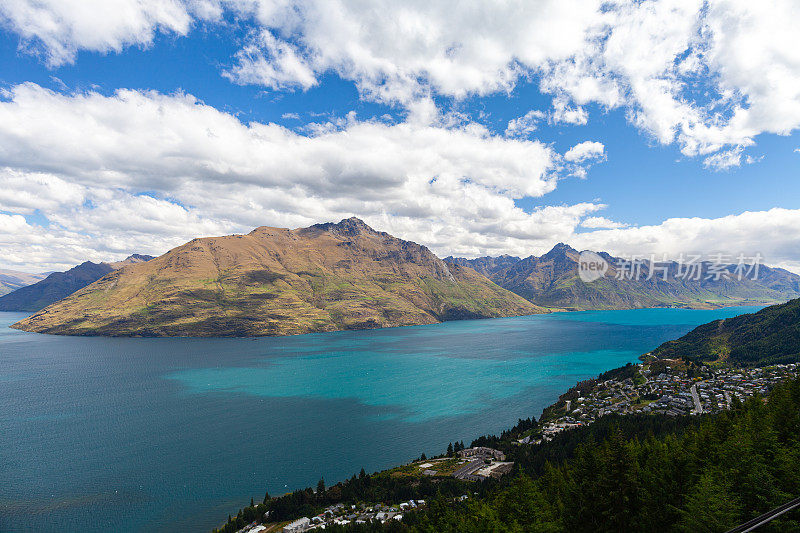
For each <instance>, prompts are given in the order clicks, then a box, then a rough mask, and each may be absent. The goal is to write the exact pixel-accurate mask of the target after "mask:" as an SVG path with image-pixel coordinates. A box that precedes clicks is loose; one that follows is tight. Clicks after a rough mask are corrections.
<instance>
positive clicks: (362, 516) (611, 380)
mask: <svg viewBox="0 0 800 533" xmlns="http://www.w3.org/2000/svg"><path fill="white" fill-rule="evenodd" d="M609 374H610V375H609ZM797 376H800V364H797V363H793V364H783V365H772V366H767V367H761V368H749V369H748V368H713V367H709V366H705V365H703V366H694V365H689V366H687V364H686V363H685V362H684V361H681V360H651V361H647V360H646V358H645V362H643V363H640V364H636V365H633V364H631V365H628V366H626V367H622V368H620V369H615V370H613V371H610V372H609V373H606V374H603V375H601V376H600V377H599V378H598V379H591V380H586V381H582V382H580V383H578V384H577V385H575V386H574V387H573V388H571V389H570V390H569V391H567V392H566V393H565V394H563V395H561V397H559V400H558V401H557V402H556V403H555V404H553V405H551V406H550V407H548V408H546V409H545V410H544V412H543V414H542V417H541V420H540V421H539V423H538V424H535V426H534V428H532V429H530V430H528V431H526V432H525V434H524V436H523V437H522V438H520V439H518V440H516V441H515V442H514V444H517V445H525V444H528V445H536V444H540V443H542V442H544V441H549V440H552V438H553V437H554V436H555V435H556V434H558V433H561V432H563V431H567V430H570V429H574V428H579V427H581V426H586V425H589V424H591V423H592V422H594V421H596V420H597V419H599V418H601V417H603V416H605V415H608V414H612V413H616V414H620V415H627V414H635V413H639V414H648V413H652V414H662V415H667V416H683V415H700V414H704V413H714V412H718V411H721V410H725V409H730V408H731V406H732V404H733V403H734V402H736V401H743V400H745V399H746V398H749V397H751V396H753V395H754V394H762V395H766V394H768V393H769V391H770V390H771V389H772V387H774V386H775V385H777V384H778V383H779V382H781V381H784V380H786V379H790V378H793V377H797ZM604 378H605V379H604ZM457 445H458V443H457ZM513 466H514V463H513V462H511V461H507V460H506V455H505V454H504V453H503V452H502V451H500V450H497V449H493V448H488V447H484V446H474V447H471V448H464V447H463V445H462V446H461V448H458V447H456V449H455V450H453V449H451V448H449V447H448V451H447V453H446V454H444V455H442V456H438V457H432V458H426V457H425V456H424V454H423V456H422V457H420V458H419V459H418V460H415V461H412V462H411V463H408V464H406V465H402V466H398V467H395V468H393V469H390V470H388V471H386V472H385V474H387V475H389V476H393V477H414V478H423V477H430V478H438V479H441V478H447V477H452V478H456V479H459V480H464V481H472V482H482V481H485V480H488V479H490V478H495V479H498V478H500V477H502V476H503V475H505V474H508V473H510V472H511V471H512V469H513ZM467 498H469V495H468V494H464V495H462V496H460V497H457V498H455V500H466V499H467ZM425 505H426V504H425V500H421V499H420V500H414V499H411V500H408V501H404V502H398V503H394V504H388V505H387V504H384V503H374V504H366V503H358V504H352V505H345V504H341V503H340V504H336V505H331V506H328V507H327V508H325V509H324V510H323V511H322V512H320V513H319V514H317V515H315V516H307V517H301V518H298V519H296V520H293V521H291V522H285V523H276V524H271V525H268V524H258V523H255V522H254V523H252V524H248V525H247V526H245V527H244V528H242V529H240V530H238V531H237V533H275V532H282V533H301V532H305V531H311V530H324V529H326V527H329V526H332V525H348V524H364V523H368V522H380V523H387V522H389V521H392V520H402V519H403V516H404V515H405V514H407V513H409V512H413V511H415V510H417V509H420V508H423V507H424V506H425ZM264 518H265V519H266V520H269V517H268V516H265V517H264Z"/></svg>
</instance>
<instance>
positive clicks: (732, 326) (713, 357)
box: [651, 299, 800, 366]
mask: <svg viewBox="0 0 800 533" xmlns="http://www.w3.org/2000/svg"><path fill="white" fill-rule="evenodd" d="M651 355H653V356H655V357H658V358H661V359H677V358H689V359H694V360H698V361H711V362H720V363H729V364H732V365H734V366H765V365H770V364H779V363H791V362H797V361H800V299H795V300H791V301H789V302H786V303H785V304H780V305H773V306H770V307H766V308H764V309H762V310H761V311H758V312H757V313H752V314H746V315H739V316H735V317H733V318H726V319H724V320H715V321H713V322H709V323H708V324H703V325H702V326H698V327H696V328H695V329H693V330H692V331H690V332H689V333H687V334H686V335H684V336H683V337H681V338H679V339H677V340H673V341H668V342H665V343H664V344H662V345H661V346H659V347H658V348H656V349H655V350H653V352H652V353H651Z"/></svg>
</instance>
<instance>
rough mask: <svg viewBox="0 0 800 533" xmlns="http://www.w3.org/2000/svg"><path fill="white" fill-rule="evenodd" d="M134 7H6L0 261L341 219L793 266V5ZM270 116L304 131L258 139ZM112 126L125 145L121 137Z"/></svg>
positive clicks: (454, 238) (44, 263)
mask: <svg viewBox="0 0 800 533" xmlns="http://www.w3.org/2000/svg"><path fill="white" fill-rule="evenodd" d="M118 2H119V8H120V10H122V9H123V8H125V9H129V10H132V11H130V12H131V13H138V14H139V15H141V20H140V19H139V18H137V17H132V19H133V22H131V17H130V16H128V17H126V18H119V19H117V18H115V17H114V16H108V17H102V16H97V15H93V14H92V10H91V9H89V10H86V11H85V12H84V11H81V10H77V13H76V12H75V10H72V11H63V9H64V5H63V4H59V2H55V1H52V2H50V1H48V2H44V3H40V4H33V3H30V4H28V2H27V1H23V2H20V3H17V4H15V5H14V6H6V7H2V8H0V21H1V22H2V24H1V25H0V27H2V30H0V57H2V58H3V59H2V63H0V86H1V87H2V88H3V89H4V90H5V94H4V95H3V96H2V97H0V106H4V108H5V109H4V110H3V112H4V113H5V114H4V115H3V114H0V117H3V118H5V123H6V126H5V131H0V142H5V144H6V149H5V150H3V149H0V168H2V169H4V170H2V172H0V177H1V178H2V179H4V184H3V186H4V187H5V190H6V193H5V198H4V197H3V196H2V195H0V214H2V215H3V216H4V217H5V219H4V224H3V225H1V226H0V235H3V234H4V235H6V236H5V237H2V236H0V242H2V246H3V247H4V249H5V250H6V254H5V257H4V258H2V259H1V260H0V266H3V267H7V268H20V269H44V268H53V267H57V266H62V265H68V264H70V263H73V262H77V261H78V260H84V259H106V260H107V259H114V258H117V257H119V256H121V255H125V254H126V253H128V252H147V253H161V252H163V251H165V250H166V249H168V248H169V247H171V246H174V245H177V244H180V243H181V242H184V241H185V240H186V239H187V238H191V237H194V236H198V235H204V234H214V233H227V232H234V231H246V230H247V229H248V228H251V227H253V226H255V225H259V224H266V225H286V226H300V225H306V224H308V223H314V222H322V221H326V220H331V219H335V218H336V217H340V216H341V217H344V216H349V215H357V216H361V217H362V218H364V219H365V220H367V221H368V222H370V223H371V224H373V225H375V226H380V229H385V230H387V231H390V232H392V233H395V234H397V235H398V236H402V237H405V238H410V239H413V240H417V241H419V242H422V243H423V244H427V245H428V246H430V247H431V248H432V249H434V251H436V252H437V253H440V254H450V253H452V254H456V255H467V256H475V255H483V254H489V255H494V254H498V253H515V254H517V255H528V254H539V253H543V252H544V251H546V250H547V249H548V248H549V247H550V246H552V244H554V243H555V242H559V241H568V242H570V243H571V244H573V245H574V246H576V247H592V248H595V249H605V250H609V251H612V252H616V253H628V254H631V253H651V252H659V253H661V252H664V253H668V254H672V255H674V254H677V253H680V252H683V251H704V252H707V253H711V252H712V251H718V250H723V251H730V252H731V253H738V252H742V251H745V252H755V251H762V249H763V252H764V253H765V255H767V256H768V257H771V258H772V262H773V263H775V264H781V265H784V266H787V267H789V268H796V265H798V264H800V253H799V252H789V251H787V249H788V248H792V247H793V245H794V244H796V241H795V240H792V239H796V238H795V237H794V236H793V235H789V236H786V235H787V234H789V233H793V232H791V228H794V227H796V226H794V224H795V222H796V219H795V218H794V217H795V216H800V215H797V212H798V210H800V205H798V199H799V198H800V185H799V184H798V179H797V177H798V170H800V152H796V150H797V149H798V148H800V138H799V137H798V133H797V128H798V125H800V112H798V107H800V103H798V100H800V72H798V71H797V65H798V64H800V63H798V62H795V61H794V58H793V57H784V56H785V55H786V54H783V51H785V49H786V47H785V46H784V44H785V43H784V42H783V41H782V39H786V38H789V37H791V36H792V35H793V30H792V29H791V27H789V26H790V25H789V26H787V27H786V28H785V30H784V29H782V28H777V29H776V27H775V25H776V23H779V22H780V21H781V20H783V19H787V20H791V17H790V16H789V15H792V14H794V12H795V11H796V6H793V5H792V3H791V2H786V3H781V2H778V3H776V5H774V6H769V7H768V8H763V9H762V8H759V7H757V6H756V7H754V6H749V5H748V4H747V3H742V2H735V1H734V0H730V1H721V2H719V3H718V5H717V4H714V5H712V7H710V8H709V9H703V7H702V3H697V4H696V5H695V6H694V8H692V6H691V2H684V3H680V2H668V1H650V2H642V3H636V2H632V3H630V4H628V3H626V2H620V3H619V5H617V6H616V7H615V8H612V9H611V10H610V12H609V11H608V10H604V9H603V8H602V7H601V4H600V3H598V2H591V1H589V0H586V1H585V2H582V3H581V6H582V7H581V8H580V9H574V10H573V11H574V12H573V13H570V12H569V10H564V9H562V8H559V7H558V5H557V3H554V2H548V1H546V0H543V1H542V2H540V3H539V4H540V5H538V6H534V7H537V8H538V9H534V10H533V11H532V13H535V14H536V16H535V17H534V16H533V15H531V13H525V12H524V11H525V7H524V6H516V7H515V6H511V8H510V10H509V11H508V12H503V11H502V9H508V6H506V7H504V8H502V9H501V8H499V7H498V8H497V9H490V8H488V7H484V9H483V10H480V9H479V10H474V11H475V12H471V11H470V10H469V8H465V9H463V10H460V7H458V6H455V7H450V8H441V9H440V8H439V7H438V6H434V7H430V6H427V7H426V4H423V3H420V4H417V3H412V4H409V5H408V6H405V7H403V8H402V9H401V8H397V7H396V6H392V5H391V4H387V5H386V6H383V8H380V7H379V6H366V7H365V6H361V7H358V6H355V4H348V5H346V7H342V6H343V5H345V4H342V5H339V6H334V4H336V2H331V3H321V2H311V1H309V2H289V4H290V11H289V12H283V11H281V9H282V8H281V5H282V4H280V5H273V4H272V3H271V2H268V1H267V0H259V1H257V2H255V3H247V2H240V3H237V2H235V1H233V0H230V1H225V0H219V1H217V0H207V1H205V2H200V3H198V2H182V1H178V0H175V1H174V2H169V3H168V4H169V6H171V7H170V9H171V10H172V11H170V12H169V13H168V14H167V15H164V13H163V11H164V10H163V9H161V10H160V11H159V10H158V9H155V8H153V7H152V6H153V3H146V2H140V1H138V0H118ZM89 4H91V2H89ZM155 4H156V5H157V4H159V3H158V2H155ZM164 5H166V4H164ZM37 6H38V7H37ZM148 6H149V7H148ZM253 6H257V7H253ZM161 7H163V6H161ZM98 9H99V8H98ZM395 9H400V11H398V12H397V13H392V10H395ZM487 9H488V10H489V11H488V15H487V11H486V10H487ZM515 9H516V10H517V11H515ZM448 10H450V11H451V12H452V15H453V19H454V20H458V21H460V24H461V26H463V28H461V27H459V26H458V25H455V26H456V27H455V29H454V28H453V27H452V26H453V25H452V24H449V22H450V21H449V20H448V14H449V11H448ZM382 11H386V12H385V13H384V12H382ZM461 11H463V12H461ZM665 13H668V14H670V16H671V17H672V18H670V19H669V20H670V22H669V23H667V22H664V21H665V20H666V19H665V18H664V14H665ZM48 17H51V18H52V20H53V21H55V22H53V23H52V24H45V22H47V21H48V20H49V19H48ZM336 17H338V19H336ZM736 17H738V18H739V19H740V22H742V23H743V24H744V23H747V25H749V27H750V28H751V30H752V31H750V32H749V33H746V34H744V33H742V32H741V31H740V29H738V26H737V25H730V24H729V22H728V21H729V19H731V18H736ZM332 19H336V20H337V22H336V25H335V26H334V25H331V24H333V23H332V22H330V20H332ZM395 21H404V23H399V24H395V23H394V22H395ZM326 24H327V25H326ZM404 24H405V25H404ZM470 24H472V25H474V26H473V27H470ZM670 24H671V26H670ZM382 25H383V26H382ZM762 26H763V27H762ZM552 28H555V29H554V30H553V32H554V33H553V35H546V33H547V32H548V31H550V29H552ZM373 32H374V33H373ZM537 32H538V33H543V34H545V35H543V37H542V38H541V39H539V40H537V38H536V37H533V38H530V39H529V38H528V37H527V36H529V35H531V34H532V33H533V34H536V33H537ZM598 32H600V33H601V34H602V37H601V38H599V39H598V37H597V35H598ZM515 35H516V37H515ZM709 35H710V37H709ZM562 36H563V41H564V42H563V43H562V42H559V39H561V38H562ZM682 39H683V44H681V42H682V41H681V40H682ZM529 41H530V42H529ZM617 41H620V42H621V43H622V45H621V46H620V43H618V42H617ZM409 43H410V44H409ZM598 43H599V44H598ZM675 43H677V44H675ZM754 47H755V48H756V49H755V50H754V49H753V48H754ZM794 48H796V46H795V47H794ZM742 50H746V51H747V53H748V54H749V57H748V58H747V60H746V61H745V60H744V59H742V57H743V56H744V55H745V54H742V53H740V52H741V51H742ZM791 53H794V52H791ZM781 54H783V55H781ZM753 57H755V59H753ZM780 57H783V59H784V60H785V63H784V64H781V63H780V62H779V61H778V59H776V58H780ZM765 80H766V81H765ZM23 88H24V89H23ZM120 91H123V92H124V91H129V93H126V94H129V95H131V94H133V95H136V96H135V97H126V96H123V95H122V93H121V92H120ZM130 91H132V92H130ZM185 95H191V96H192V97H194V98H196V100H195V101H193V103H191V104H190V105H189V106H188V107H187V106H184V105H183V104H184V103H185V102H184V100H183V98H185ZM131 98H134V99H139V100H141V101H139V102H138V103H134V102H132V100H131ZM137 106H138V107H137ZM142 106H144V107H147V108H148V109H150V107H149V106H152V110H153V112H154V113H155V115H153V116H154V117H156V118H155V119H152V120H151V122H150V124H149V127H148V125H147V124H140V123H138V122H137V119H136V117H137V113H136V109H142V108H143V107H142ZM776 108H778V111H777V112H775V109H776ZM559 109H560V110H561V114H559ZM163 110H167V111H166V112H164V113H161V111H163ZM170 110H172V111H174V117H173V118H170V117H172V114H171V112H170ZM782 110H785V112H784V111H782ZM565 112H566V113H565ZM526 113H538V114H539V117H538V119H537V120H536V121H535V127H534V128H531V129H530V130H529V131H527V132H526V133H523V134H514V133H512V132H511V130H510V128H509V124H510V122H511V121H514V120H516V119H519V117H523V116H525V115H526ZM569 113H571V115H570V114H569ZM48 116H52V117H54V118H53V120H55V121H58V122H57V124H58V127H56V128H48V127H47V124H46V122H47V118H46V117H48ZM55 117H58V118H55ZM162 118H163V121H162ZM73 119H74V121H75V123H74V124H72V122H71V121H72V120H73ZM117 119H119V120H117ZM173 119H174V120H176V121H178V122H179V123H176V122H168V121H169V120H173ZM187 121H191V124H192V126H193V127H194V128H195V129H192V128H189V127H186V126H187ZM195 121H196V122H195ZM204 121H208V124H209V125H206V122H204ZM31 124H33V125H34V126H30V125H31ZM253 124H255V125H256V127H253V126H252V125H253ZM259 125H263V126H265V127H271V126H270V125H272V126H275V125H278V126H282V127H283V128H286V129H287V130H288V131H287V132H285V133H281V132H280V131H278V130H270V133H269V134H268V135H267V136H266V137H264V136H263V135H262V134H260V133H258V131H257V130H259ZM29 126H30V127H29ZM37 127H38V128H40V129H36V128H37ZM1 129H2V126H0V130H1ZM197 131H207V132H208V135H207V136H205V137H203V138H201V139H199V140H198V139H194V135H195V133H196V132H197ZM220 132H221V133H220ZM84 134H85V135H86V139H87V142H86V143H82V144H81V146H80V150H78V151H77V152H76V151H75V144H74V143H75V142H76V140H77V139H80V138H81V137H82V136H83V135H84ZM117 135H118V136H119V137H118V138H124V139H125V140H126V142H127V141H130V143H131V146H127V145H124V144H125V143H122V142H117V143H116V144H114V141H113V140H112V141H108V143H106V142H105V140H104V139H106V138H108V139H114V138H117V137H115V136H117ZM206 137H207V138H206ZM451 137H452V139H451ZM208 138H210V139H212V140H211V141H209V142H207V141H208ZM148 139H150V140H148ZM419 139H430V140H429V141H419ZM134 141H135V142H134ZM148 142H152V148H153V150H148V149H147V147H148ZM109 143H111V145H109ZM170 143H175V145H174V146H173V145H172V144H170ZM192 143H195V144H192ZM282 143H284V144H282ZM582 143H584V144H582ZM573 147H576V148H578V147H580V148H581V150H578V151H575V152H571V149H573ZM136 150H141V152H136ZM294 151H296V156H295V157H294V159H288V158H289V155H288V154H289V153H295V152H294ZM373 151H374V154H373ZM579 152H580V153H579ZM266 153H269V154H278V155H281V154H284V153H286V154H287V155H286V157H287V161H286V162H279V161H277V159H279V158H277V157H276V156H275V155H271V156H268V155H264V154H266ZM395 154H396V156H395ZM373 155H374V157H373ZM427 161H430V164H429V165H426V162H427ZM283 169H286V170H285V172H284V170H283ZM284 173H285V174H286V175H284ZM206 189H207V190H208V195H207V196H206V197H203V195H202V194H200V192H199V191H203V190H206ZM215 195H216V196H217V197H218V198H216V200H217V201H215V198H209V197H208V196H212V197H213V196H215ZM35 198H38V200H35ZM745 212H752V213H755V214H751V215H747V216H743V213H745ZM20 217H21V218H20ZM126 217H127V218H126ZM726 217H727V218H726ZM110 218H111V219H113V218H120V220H122V219H125V220H127V223H126V224H122V223H121V222H120V220H116V221H111V222H110V221H109V219H110ZM694 218H697V219H701V221H700V222H697V221H694V222H693V221H692V220H688V219H694ZM797 220H800V219H797ZM671 221H674V222H671ZM3 232H5V233H3ZM772 234H781V235H782V236H781V237H779V238H777V239H775V240H767V241H766V242H765V239H764V236H765V235H772ZM26 235H27V241H26ZM682 247H685V249H682ZM755 247H758V248H759V250H755V249H754V248H755ZM794 248H797V247H796V246H794ZM795 254H797V257H795Z"/></svg>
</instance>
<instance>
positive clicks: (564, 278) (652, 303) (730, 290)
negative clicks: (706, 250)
mask: <svg viewBox="0 0 800 533" xmlns="http://www.w3.org/2000/svg"><path fill="white" fill-rule="evenodd" d="M598 255H599V256H600V257H602V258H603V259H605V261H606V262H607V263H608V264H609V268H608V270H607V271H606V272H605V275H604V276H603V277H601V278H600V279H598V280H596V281H592V282H589V283H587V282H584V281H582V280H581V279H580V277H579V276H578V258H579V256H580V252H578V251H577V250H575V249H574V248H571V247H570V246H568V245H566V244H562V243H559V244H557V245H556V246H555V247H553V249H552V250H550V251H549V252H547V253H546V254H544V255H542V256H540V257H534V256H530V257H526V258H524V259H519V260H517V261H514V259H515V258H514V257H511V256H501V257H498V258H487V257H482V258H478V259H449V260H451V261H453V262H456V263H457V264H461V265H464V266H470V267H474V268H475V269H476V270H479V271H482V272H484V273H485V275H486V276H487V277H488V278H489V279H491V280H492V281H494V282H495V283H497V284H498V285H500V286H501V287H503V288H506V289H508V290H510V291H512V292H514V293H516V294H519V295H520V296H522V297H524V298H526V299H527V300H529V301H530V302H532V303H534V304H536V305H540V306H545V307H551V308H562V309H571V310H588V309H635V308H641V307H693V308H711V307H720V306H726V305H745V304H762V303H766V304H769V303H780V302H785V301H786V300H789V299H791V298H797V297H800V276H797V275H796V274H792V273H791V272H788V271H786V270H783V269H781V268H772V267H768V266H765V265H760V267H759V270H758V276H757V279H750V278H752V277H753V276H750V277H748V276H744V279H738V276H736V275H734V268H735V265H727V266H725V269H726V271H727V272H728V276H727V277H720V278H719V279H714V278H715V277H716V276H714V275H713V272H712V266H711V263H709V262H704V263H701V264H700V269H699V271H700V276H699V279H692V278H694V276H686V277H681V276H679V275H678V268H679V265H678V263H677V262H675V261H669V262H665V263H659V264H658V266H659V267H660V268H664V269H666V279H664V276H663V272H662V271H661V270H658V271H655V270H654V273H653V275H652V276H648V274H649V268H650V267H649V264H647V263H645V264H643V265H641V275H640V276H638V277H637V276H630V275H628V274H629V272H630V271H624V272H623V273H625V274H626V275H625V276H622V279H617V278H618V276H617V274H618V272H617V267H618V265H620V260H619V259H618V258H615V257H612V256H611V255H609V254H607V253H605V252H599V253H598ZM648 277H650V279H647V278H648Z"/></svg>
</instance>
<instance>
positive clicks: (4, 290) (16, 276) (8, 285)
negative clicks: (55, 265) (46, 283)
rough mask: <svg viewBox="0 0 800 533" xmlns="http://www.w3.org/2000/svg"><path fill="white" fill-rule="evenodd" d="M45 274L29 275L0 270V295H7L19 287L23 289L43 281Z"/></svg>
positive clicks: (15, 271)
mask: <svg viewBox="0 0 800 533" xmlns="http://www.w3.org/2000/svg"><path fill="white" fill-rule="evenodd" d="M45 276H47V274H30V273H28V272H19V271H17V270H0V295H2V294H8V293H9V292H12V291H15V290H17V289H19V288H20V287H25V286H26V285H30V284H32V283H36V282H37V281H39V280H41V279H44V277H45Z"/></svg>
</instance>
